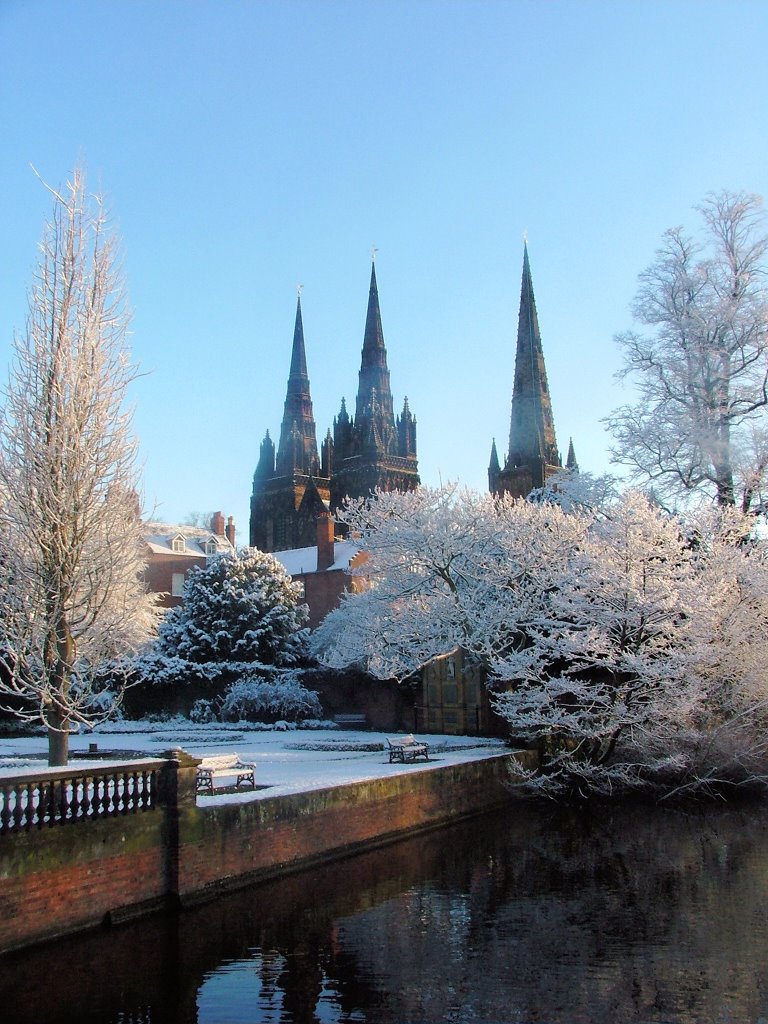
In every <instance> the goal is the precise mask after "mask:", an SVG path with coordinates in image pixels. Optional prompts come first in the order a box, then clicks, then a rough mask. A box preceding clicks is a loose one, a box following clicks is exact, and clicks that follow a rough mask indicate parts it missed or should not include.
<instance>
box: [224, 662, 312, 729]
mask: <svg viewBox="0 0 768 1024" xmlns="http://www.w3.org/2000/svg"><path fill="white" fill-rule="evenodd" d="M287 676H288V674H287V673H282V678H281V679H276V680H274V681H270V680H265V679H263V678H260V677H258V676H256V677H254V676H251V677H245V678H243V679H238V680H237V682H234V683H232V684H231V686H229V688H228V689H227V692H226V693H225V695H224V699H223V701H222V704H221V712H220V714H221V718H222V721H230V722H232V721H234V722H237V721H240V720H244V721H251V722H253V721H257V722H275V723H277V722H279V721H280V720H283V721H288V722H301V721H303V720H304V719H308V718H313V719H318V718H321V717H322V713H323V709H322V706H321V704H320V698H319V697H318V695H317V694H316V693H315V692H314V690H308V689H307V688H306V687H305V686H303V685H302V684H301V682H300V681H299V679H298V678H297V676H296V675H295V674H294V673H291V675H290V678H286V677H287Z"/></svg>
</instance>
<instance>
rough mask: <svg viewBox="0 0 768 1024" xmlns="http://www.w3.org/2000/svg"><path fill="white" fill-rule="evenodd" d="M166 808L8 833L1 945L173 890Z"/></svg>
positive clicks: (1, 847)
mask: <svg viewBox="0 0 768 1024" xmlns="http://www.w3.org/2000/svg"><path fill="white" fill-rule="evenodd" d="M163 818H164V814H163V812H162V811H160V810H154V811H145V812H141V813H139V814H137V815H135V816H134V815H131V816H129V817H125V818H117V819H114V818H113V819H105V820H101V821H86V822H82V823H78V824H70V825H56V826H54V827H53V828H45V829H42V830H40V831H36V830H35V831H30V832H23V833H21V834H14V833H11V834H9V835H3V836H0V865H1V868H0V906H2V913H0V949H8V948H11V947H13V946H18V945H24V944H27V943H29V942H33V941H35V940H36V939H40V938H47V937H50V936H53V935H59V934H63V933H65V932H70V931H75V930H77V929H79V928H85V927H88V926H89V925H94V924H99V923H100V922H101V921H103V920H104V919H105V917H106V916H107V914H109V913H110V912H119V911H121V910H122V908H126V907H130V906H134V905H135V904H139V903H145V902H154V903H160V902H161V901H162V900H163V899H164V898H165V896H166V893H167V891H168V870H167V850H166V847H165V843H164V836H163V831H164V830H163V828H162V820H163Z"/></svg>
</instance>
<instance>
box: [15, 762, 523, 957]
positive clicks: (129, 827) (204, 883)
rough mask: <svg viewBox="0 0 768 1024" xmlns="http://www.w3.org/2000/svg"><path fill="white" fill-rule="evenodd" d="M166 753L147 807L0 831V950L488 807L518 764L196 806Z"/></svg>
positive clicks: (184, 765)
mask: <svg viewBox="0 0 768 1024" xmlns="http://www.w3.org/2000/svg"><path fill="white" fill-rule="evenodd" d="M170 753H171V754H172V756H170V757H169V758H168V759H167V760H166V761H164V762H159V763H158V765H159V767H158V768H157V770H156V774H155V775H153V779H154V782H153V787H154V789H153V800H152V803H151V806H149V807H146V808H144V809H141V810H131V809H127V810H125V811H123V809H122V807H121V806H120V805H116V806H115V807H114V808H113V809H112V812H113V813H112V812H110V816H103V817H96V818H93V817H87V816H85V815H80V816H79V817H76V818H72V817H71V812H68V813H70V817H69V818H67V814H65V815H64V818H63V819H61V818H60V817H59V819H58V820H56V821H55V822H54V823H52V824H50V823H49V821H48V819H46V818H45V816H43V818H44V820H43V821H42V823H34V824H29V825H28V826H27V825H26V824H25V823H24V822H22V824H21V827H19V828H14V827H11V828H10V829H7V830H5V831H2V832H0V906H2V908H3V913H2V915H0V951H4V950H8V949H12V948H17V947H20V946H23V945H28V944H30V943H33V942H37V941H40V940H43V939H47V938H53V937H56V936H58V935H62V934H64V933H66V932H71V931H76V930H79V929H83V928H87V927H91V926H95V925H98V924H100V923H102V922H105V921H107V922H112V923H118V922H120V921H122V920H126V919H129V918H131V917H135V916H137V915H138V914H142V913H147V912H149V911H151V910H155V909H158V908H160V907H162V906H164V905H168V904H171V905H173V904H178V903H179V902H180V903H181V904H185V903H194V902H199V901H201V900H205V899H210V898H212V897H214V896H216V895H217V894H218V893H219V892H221V891H224V890H228V889H233V888H236V887H238V886H242V885H244V884H247V883H248V882H250V881H254V880H258V879H262V878H268V877H274V876H276V875H280V874H283V873H285V872H286V871H293V870H299V869H301V868H303V867H307V866H309V865H311V864H316V863H319V862H321V861H323V860H329V859H331V858H334V857H338V856H341V855H344V854H345V853H351V852H353V851H355V850H359V849H364V848H367V847H371V846H375V845H379V844H382V843H384V842H389V841H392V840H393V839H395V838H397V837H398V836H403V835H405V834H406V833H408V832H412V831H413V830H417V829H424V828H431V827H435V826H437V825H439V824H441V823H443V822H448V821H451V820H454V819H456V818H459V817H462V816H465V815H469V814H475V813H479V812H482V811H485V810H488V809H490V808H492V807H495V806H499V805H501V804H503V803H504V802H506V801H507V800H509V793H508V791H507V789H506V788H505V785H504V781H505V777H506V771H507V763H508V758H509V757H510V756H526V755H501V756H497V757H491V758H487V759H484V760H481V761H473V762H469V763H465V764H461V765H453V766H447V767H435V768H429V769H421V768H416V767H414V770H413V771H409V772H407V773H400V774H397V775H392V776H391V777H389V778H384V779H376V780H372V781H366V782H358V783H351V784H347V785H343V786H336V787H333V788H329V789H323V790H317V791H314V792H309V793H302V794H296V795H291V796H282V797H266V798H264V797H263V796H262V797H261V798H260V799H253V800H248V801H245V802H237V803H226V804H216V805H209V806H207V807H206V806H205V803H206V800H205V798H202V799H201V802H200V803H201V805H200V806H198V805H197V801H196V798H195V767H196V764H197V761H196V760H195V759H194V758H192V757H189V755H187V754H185V753H184V752H183V751H173V752H170ZM71 776H72V773H71V771H70V772H69V774H68V777H69V778H71ZM2 782H3V783H4V785H3V790H4V791H7V790H8V786H7V785H5V784H6V783H7V782H8V780H7V779H3V780H2ZM1 810H2V808H1V807H0V811H1Z"/></svg>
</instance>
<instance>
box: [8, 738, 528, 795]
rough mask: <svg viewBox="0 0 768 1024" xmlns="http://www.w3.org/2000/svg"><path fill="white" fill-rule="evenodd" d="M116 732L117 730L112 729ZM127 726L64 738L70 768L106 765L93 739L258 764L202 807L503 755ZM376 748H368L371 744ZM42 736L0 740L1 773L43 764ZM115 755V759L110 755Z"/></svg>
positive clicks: (377, 741) (460, 747)
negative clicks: (422, 753) (399, 750)
mask: <svg viewBox="0 0 768 1024" xmlns="http://www.w3.org/2000/svg"><path fill="white" fill-rule="evenodd" d="M117 729H120V730H122V731H116V730H117ZM128 729H129V726H128V725H127V724H125V723H121V724H119V725H118V724H114V725H111V726H109V727H105V728H104V729H102V730H98V729H97V730H95V731H94V732H93V733H88V734H86V735H83V736H79V735H75V736H72V738H71V740H70V755H71V762H70V763H71V765H72V766H73V767H76V768H85V767H91V766H94V767H106V766H107V765H109V764H110V761H111V758H106V759H105V758H104V757H103V756H102V757H100V758H99V759H93V760H91V759H88V758H83V757H82V756H78V755H82V754H84V753H87V752H88V748H89V744H91V743H96V744H98V748H99V752H100V753H101V754H103V753H104V752H110V753H111V752H112V751H121V750H125V751H131V752H139V751H140V752H141V753H143V754H145V755H146V756H148V757H156V756H158V755H159V754H161V753H163V752H165V751H168V750H169V749H171V748H175V747H181V748H182V749H183V750H186V751H187V752H188V753H190V754H193V755H194V756H195V757H204V756H205V755H210V754H223V753H227V754H228V753H233V752H237V753H238V754H240V756H241V757H242V758H243V760H245V761H252V762H254V763H255V765H256V784H257V786H259V787H264V788H259V789H257V790H256V791H255V793H254V792H253V791H252V790H247V791H246V790H243V791H241V792H240V793H222V794H217V795H214V796H212V797H210V796H203V797H199V798H198V799H199V801H200V803H201V805H204V806H209V805H211V804H212V803H232V802H237V801H245V800H254V799H263V798H265V797H271V796H282V795H285V794H288V793H302V792H306V791H308V790H313V789H325V788H327V787H328V786H336V785H341V784H343V783H348V782H359V781H363V780H366V779H376V778H385V777H388V776H390V775H398V774H404V773H410V772H414V771H425V770H432V769H434V768H440V767H444V766H446V765H451V764H460V763H462V762H466V761H475V760H479V759H481V758H486V757H492V756H495V755H497V754H503V753H505V752H508V750H509V747H508V746H507V745H506V744H505V743H504V742H503V741H502V740H494V739H487V738H483V737H476V736H435V735H430V736H426V735H417V736H416V738H417V739H418V740H420V741H423V742H426V743H428V744H429V749H430V760H429V762H425V761H423V760H419V761H417V762H415V763H412V764H411V763H409V764H406V765H402V764H390V763H389V756H388V754H387V753H386V750H385V749H384V748H386V739H385V737H386V735H388V734H386V733H382V732H372V731H370V730H360V731H353V730H340V729H311V730H294V731H289V732H281V731H251V730H249V729H247V728H246V729H238V728H237V727H235V726H230V727H227V728H223V727H221V726H213V727H211V726H195V725H190V724H188V723H183V722H173V723H169V724H167V725H160V726H158V725H154V726H148V725H147V726H144V727H139V726H138V725H137V727H136V729H135V731H127V730H128ZM372 748H374V749H372ZM45 751H46V740H45V737H44V736H42V735H40V736H37V737H25V738H22V739H9V738H6V737H2V738H0V776H3V775H6V776H7V775H13V774H16V773H21V772H24V771H27V770H30V769H31V770H33V771H34V772H35V773H37V772H39V771H43V770H45V768H46V753H45ZM115 760H116V761H119V760H120V756H119V754H116V756H115Z"/></svg>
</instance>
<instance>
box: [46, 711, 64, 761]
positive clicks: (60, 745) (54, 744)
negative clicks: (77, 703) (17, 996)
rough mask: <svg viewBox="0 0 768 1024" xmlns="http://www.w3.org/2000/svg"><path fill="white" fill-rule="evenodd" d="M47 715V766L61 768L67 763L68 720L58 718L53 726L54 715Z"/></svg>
mask: <svg viewBox="0 0 768 1024" xmlns="http://www.w3.org/2000/svg"><path fill="white" fill-rule="evenodd" d="M49 717H50V720H51V721H50V724H49V725H48V767H49V768H63V767H66V765H67V764H68V763H69V722H66V721H62V720H59V721H58V722H56V723H55V726H56V727H54V722H53V717H54V716H53V715H51V716H49ZM56 717H59V716H56Z"/></svg>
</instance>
